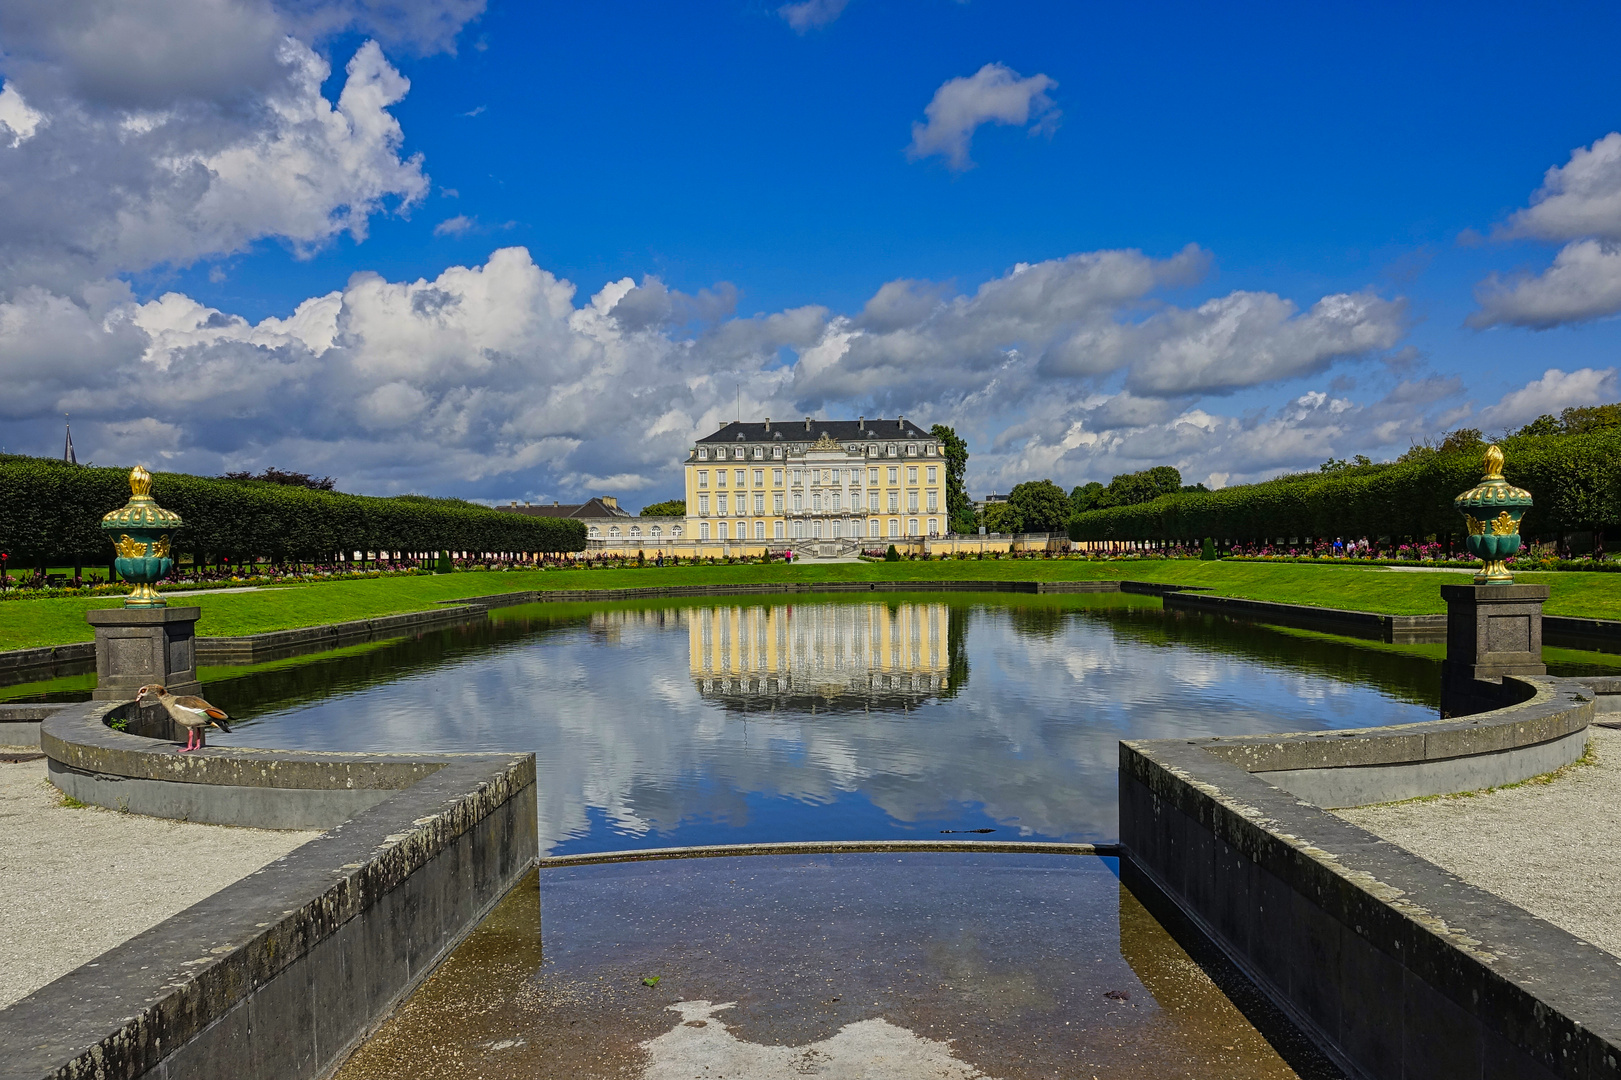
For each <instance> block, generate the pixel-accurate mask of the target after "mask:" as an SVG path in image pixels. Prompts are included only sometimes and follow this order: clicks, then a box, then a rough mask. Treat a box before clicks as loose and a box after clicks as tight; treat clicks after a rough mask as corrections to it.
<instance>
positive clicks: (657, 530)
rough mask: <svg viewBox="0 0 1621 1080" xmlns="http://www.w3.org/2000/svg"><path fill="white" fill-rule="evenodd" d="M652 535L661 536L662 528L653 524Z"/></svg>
mask: <svg viewBox="0 0 1621 1080" xmlns="http://www.w3.org/2000/svg"><path fill="white" fill-rule="evenodd" d="M653 535H654V536H663V535H664V530H663V529H661V528H659V527H658V526H657V525H655V526H653Z"/></svg>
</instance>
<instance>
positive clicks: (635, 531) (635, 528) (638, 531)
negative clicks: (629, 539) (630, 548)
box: [630, 525, 642, 536]
mask: <svg viewBox="0 0 1621 1080" xmlns="http://www.w3.org/2000/svg"><path fill="white" fill-rule="evenodd" d="M630 535H632V536H640V535H642V527H641V526H640V525H632V526H631V527H630Z"/></svg>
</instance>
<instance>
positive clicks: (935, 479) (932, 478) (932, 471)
mask: <svg viewBox="0 0 1621 1080" xmlns="http://www.w3.org/2000/svg"><path fill="white" fill-rule="evenodd" d="M939 478H940V468H939V466H937V465H930V466H929V483H931V484H937V483H939V482H940V479H939Z"/></svg>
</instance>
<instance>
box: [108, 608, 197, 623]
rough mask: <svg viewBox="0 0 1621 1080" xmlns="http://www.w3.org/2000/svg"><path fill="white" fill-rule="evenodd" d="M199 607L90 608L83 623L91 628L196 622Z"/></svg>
mask: <svg viewBox="0 0 1621 1080" xmlns="http://www.w3.org/2000/svg"><path fill="white" fill-rule="evenodd" d="M202 613H203V609H202V608H200V607H168V606H167V605H165V606H164V607H143V608H126V607H113V608H91V609H90V610H89V611H87V612H85V613H84V621H85V622H87V623H89V624H90V625H91V626H151V625H153V624H154V623H156V624H159V625H161V624H164V623H172V622H174V623H178V622H196V621H197V619H198V618H199V617H200V616H201V615H202Z"/></svg>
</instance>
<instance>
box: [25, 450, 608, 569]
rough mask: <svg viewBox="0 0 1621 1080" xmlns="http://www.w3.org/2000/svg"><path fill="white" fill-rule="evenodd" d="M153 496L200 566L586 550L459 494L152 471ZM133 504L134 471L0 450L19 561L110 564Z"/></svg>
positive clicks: (550, 529)
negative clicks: (314, 486) (109, 528)
mask: <svg viewBox="0 0 1621 1080" xmlns="http://www.w3.org/2000/svg"><path fill="white" fill-rule="evenodd" d="M152 497H153V498H154V499H156V500H157V502H158V505H159V506H162V507H164V508H165V509H168V510H173V511H174V512H175V513H177V514H179V515H180V516H181V518H182V519H183V520H184V521H185V528H183V529H182V530H181V531H180V533H179V534H178V535H177V536H176V537H175V542H174V548H175V550H176V551H177V552H184V553H186V554H188V555H191V556H193V557H194V558H196V559H198V560H199V561H201V560H202V559H204V558H207V559H210V560H217V559H218V558H220V557H221V556H225V557H229V558H230V559H232V561H241V560H245V559H250V558H255V557H264V558H269V559H272V560H275V561H278V562H281V561H286V560H289V559H291V560H297V561H303V562H323V563H324V562H327V561H329V560H331V559H333V558H334V557H336V556H339V555H340V554H341V555H342V556H344V557H347V556H348V553H350V552H354V551H373V552H377V551H387V552H422V553H426V552H433V551H446V550H449V551H471V552H478V553H491V554H494V553H513V554H516V553H525V554H531V553H550V552H565V551H580V550H583V549H584V547H585V526H584V525H583V524H582V523H581V522H578V521H570V520H567V519H560V518H534V517H528V516H525V515H523V514H508V513H502V512H500V511H497V510H491V509H489V508H487V507H482V506H478V505H476V504H473V503H468V502H463V501H461V500H459V499H430V498H426V497H423V496H418V495H403V496H397V497H394V498H377V497H373V496H367V495H346V494H343V493H341V492H331V491H313V490H310V489H309V488H304V487H295V486H288V485H283V484H273V483H266V482H263V481H257V480H225V479H216V478H212V477H204V476H188V475H186V474H184V473H162V472H160V473H154V474H153V477H152ZM128 499H129V470H127V469H100V468H88V467H85V466H79V465H68V464H65V463H63V462H59V461H52V460H50V459H47V458H30V457H15V456H6V457H0V551H6V552H7V553H8V554H9V555H10V565H11V566H12V567H13V568H17V567H19V566H24V565H29V564H32V563H40V564H43V563H46V562H51V563H57V564H60V563H66V562H74V561H83V562H86V563H102V562H105V561H107V559H108V558H109V557H110V554H111V551H112V548H111V546H110V544H109V543H108V540H107V536H106V535H105V534H104V533H103V532H102V531H101V517H102V515H103V514H105V513H107V512H108V511H110V510H116V509H117V508H118V507H120V506H123V505H124V503H125V502H126V501H127V500H128Z"/></svg>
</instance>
